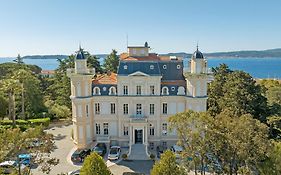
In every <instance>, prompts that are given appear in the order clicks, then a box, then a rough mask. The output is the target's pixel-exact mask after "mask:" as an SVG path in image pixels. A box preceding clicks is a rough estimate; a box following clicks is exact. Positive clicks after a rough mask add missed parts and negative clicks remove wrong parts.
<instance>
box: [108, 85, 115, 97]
mask: <svg viewBox="0 0 281 175" xmlns="http://www.w3.org/2000/svg"><path fill="white" fill-rule="evenodd" d="M109 95H116V88H115V87H114V86H112V87H110V88H109Z"/></svg>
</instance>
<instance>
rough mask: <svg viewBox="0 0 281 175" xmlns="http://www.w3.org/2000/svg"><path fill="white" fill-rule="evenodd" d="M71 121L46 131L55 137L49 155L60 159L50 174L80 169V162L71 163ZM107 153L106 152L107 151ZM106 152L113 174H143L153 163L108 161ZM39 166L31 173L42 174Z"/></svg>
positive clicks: (125, 150)
mask: <svg viewBox="0 0 281 175" xmlns="http://www.w3.org/2000/svg"><path fill="white" fill-rule="evenodd" d="M71 129H72V125H71V123H69V124H67V123H63V124H57V125H54V126H52V127H50V129H48V130H47V132H49V133H51V134H53V135H54V138H55V145H56V147H57V148H56V149H55V150H54V152H52V154H51V156H52V157H55V158H58V159H59V160H60V162H59V164H58V165H57V166H54V167H52V168H51V169H52V170H51V172H50V174H54V175H55V174H61V173H68V172H70V171H75V170H77V169H80V168H81V166H82V164H75V165H74V164H73V163H72V162H71V155H72V153H73V152H74V151H75V148H74V146H75V145H74V144H73V141H72V140H71ZM127 152H128V148H121V155H122V154H123V153H127ZM107 154H108V152H107ZM107 154H106V155H105V156H104V159H105V161H106V164H107V166H108V167H109V169H110V170H111V171H112V173H113V174H114V175H115V174H116V175H120V174H122V173H123V172H142V173H145V174H149V171H150V169H151V167H152V165H153V163H152V161H121V159H119V160H115V161H109V160H107ZM39 168H40V167H37V168H36V169H32V170H31V172H32V173H33V174H36V175H37V174H38V175H43V174H44V173H43V172H41V171H40V170H39Z"/></svg>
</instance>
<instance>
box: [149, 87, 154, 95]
mask: <svg viewBox="0 0 281 175" xmlns="http://www.w3.org/2000/svg"><path fill="white" fill-rule="evenodd" d="M149 94H150V95H155V86H153V85H151V86H149Z"/></svg>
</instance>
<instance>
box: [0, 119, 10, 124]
mask: <svg viewBox="0 0 281 175" xmlns="http://www.w3.org/2000/svg"><path fill="white" fill-rule="evenodd" d="M0 124H1V125H12V124H13V121H12V120H0Z"/></svg>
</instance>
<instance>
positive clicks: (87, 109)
mask: <svg viewBox="0 0 281 175" xmlns="http://www.w3.org/2000/svg"><path fill="white" fill-rule="evenodd" d="M86 116H87V117H89V105H86Z"/></svg>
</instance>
